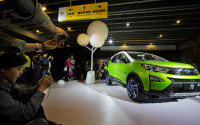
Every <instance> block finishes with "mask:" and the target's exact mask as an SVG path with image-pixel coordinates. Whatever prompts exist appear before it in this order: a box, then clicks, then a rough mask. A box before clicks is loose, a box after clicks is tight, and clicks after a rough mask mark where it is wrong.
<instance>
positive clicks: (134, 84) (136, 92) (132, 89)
mask: <svg viewBox="0 0 200 125" xmlns="http://www.w3.org/2000/svg"><path fill="white" fill-rule="evenodd" d="M127 92H128V96H129V98H130V99H131V100H133V101H136V102H139V101H143V100H144V94H143V92H142V89H141V86H140V83H139V81H138V80H137V79H136V78H135V77H131V78H129V80H128V84H127Z"/></svg>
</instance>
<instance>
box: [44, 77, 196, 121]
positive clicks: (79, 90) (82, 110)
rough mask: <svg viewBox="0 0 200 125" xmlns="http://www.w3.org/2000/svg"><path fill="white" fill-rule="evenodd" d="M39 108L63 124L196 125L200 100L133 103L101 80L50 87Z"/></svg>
mask: <svg viewBox="0 0 200 125" xmlns="http://www.w3.org/2000/svg"><path fill="white" fill-rule="evenodd" d="M47 90H48V89H47ZM47 95H48V93H46V96H47ZM45 98H46V97H45ZM43 106H44V110H45V114H46V116H47V119H49V120H52V121H56V122H58V123H61V124H63V125H200V110H199V107H200V97H192V98H186V99H178V100H158V101H153V102H149V103H136V102H133V101H132V100H130V99H129V97H128V95H127V90H126V88H123V87H121V86H118V85H114V86H107V85H106V84H105V80H104V81H99V80H96V83H95V84H84V81H83V82H79V81H70V82H66V83H65V85H64V86H63V87H62V88H61V87H59V86H58V85H56V84H53V86H52V87H51V89H50V93H49V96H48V98H47V99H46V100H45V101H44V102H43Z"/></svg>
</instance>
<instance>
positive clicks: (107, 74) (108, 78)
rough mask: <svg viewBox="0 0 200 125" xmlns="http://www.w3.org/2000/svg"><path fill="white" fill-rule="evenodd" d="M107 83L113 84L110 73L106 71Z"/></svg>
mask: <svg viewBox="0 0 200 125" xmlns="http://www.w3.org/2000/svg"><path fill="white" fill-rule="evenodd" d="M106 85H109V86H111V85H112V81H111V79H110V74H109V73H108V72H107V73H106Z"/></svg>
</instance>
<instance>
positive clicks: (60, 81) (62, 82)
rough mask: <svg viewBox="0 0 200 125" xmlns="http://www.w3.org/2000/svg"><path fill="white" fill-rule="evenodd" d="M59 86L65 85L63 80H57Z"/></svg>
mask: <svg viewBox="0 0 200 125" xmlns="http://www.w3.org/2000/svg"><path fill="white" fill-rule="evenodd" d="M57 84H58V86H59V87H63V86H64V85H65V81H64V80H58V82H57Z"/></svg>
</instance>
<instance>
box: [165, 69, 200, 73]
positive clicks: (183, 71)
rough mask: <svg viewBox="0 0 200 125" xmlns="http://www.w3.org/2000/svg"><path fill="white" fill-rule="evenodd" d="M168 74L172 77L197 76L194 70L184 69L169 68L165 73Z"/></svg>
mask: <svg viewBox="0 0 200 125" xmlns="http://www.w3.org/2000/svg"><path fill="white" fill-rule="evenodd" d="M166 73H168V74H174V75H198V74H199V73H198V71H197V70H196V69H186V68H170V69H168V71H167V72H166Z"/></svg>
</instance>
